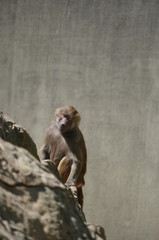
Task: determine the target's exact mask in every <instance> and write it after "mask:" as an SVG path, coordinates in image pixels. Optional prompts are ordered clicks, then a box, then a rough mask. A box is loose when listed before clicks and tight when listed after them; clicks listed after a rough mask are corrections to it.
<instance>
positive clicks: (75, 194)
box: [70, 186, 78, 202]
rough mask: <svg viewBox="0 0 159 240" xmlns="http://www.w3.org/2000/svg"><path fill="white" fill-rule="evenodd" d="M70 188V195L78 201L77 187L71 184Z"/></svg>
mask: <svg viewBox="0 0 159 240" xmlns="http://www.w3.org/2000/svg"><path fill="white" fill-rule="evenodd" d="M70 190H71V192H72V195H73V196H74V198H75V200H76V201H77V202H78V196H77V188H76V187H75V186H71V187H70Z"/></svg>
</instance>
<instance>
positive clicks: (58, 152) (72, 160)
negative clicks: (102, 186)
mask: <svg viewBox="0 0 159 240" xmlns="http://www.w3.org/2000/svg"><path fill="white" fill-rule="evenodd" d="M80 120H81V117H80V114H79V112H78V111H77V110H76V109H75V108H74V107H73V106H64V107H60V108H57V109H56V110H55V117H54V120H53V121H52V122H51V125H50V127H49V128H48V129H47V130H46V134H45V137H44V144H43V145H42V148H41V151H40V152H41V159H42V160H46V159H50V160H51V161H53V163H54V164H55V166H56V167H57V169H58V172H59V175H60V177H61V181H62V182H63V183H64V184H65V186H66V187H67V188H70V187H71V186H74V187H76V188H77V198H78V203H79V204H80V206H81V208H83V191H82V186H83V185H84V184H85V180H84V175H85V173H86V167H87V150H86V145H85V141H84V137H83V134H82V132H81V130H80V129H79V123H80Z"/></svg>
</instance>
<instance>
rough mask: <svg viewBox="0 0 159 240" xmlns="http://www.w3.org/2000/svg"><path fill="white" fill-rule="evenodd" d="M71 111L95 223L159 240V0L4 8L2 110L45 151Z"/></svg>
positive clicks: (41, 2) (0, 18) (127, 236)
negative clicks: (57, 120) (61, 115)
mask: <svg viewBox="0 0 159 240" xmlns="http://www.w3.org/2000/svg"><path fill="white" fill-rule="evenodd" d="M65 104H73V105H74V106H75V107H76V108H77V109H78V110H79V112H80V113H81V115H82V122H81V129H82V131H83V133H84V136H85V139H86V144H87V149H88V172H87V176H86V186H85V188H84V189H85V212H86V216H87V219H88V221H90V222H93V223H98V224H101V225H103V226H104V227H105V229H106V233H107V237H108V240H134V239H136V240H147V239H151V240H158V239H159V1H158V0H156V1H155V0H145V1H144V0H143V1H141V0H133V1H132V0H120V1H119V0H111V1H108V0H38V1H37V0H0V109H1V110H2V111H4V112H6V113H8V114H9V115H10V116H11V117H12V118H14V119H15V120H16V121H17V122H18V123H19V124H21V125H23V126H24V127H25V128H26V129H27V130H28V132H29V133H31V135H32V136H33V139H34V140H35V141H36V143H37V144H38V146H40V144H41V142H42V137H43V134H44V131H45V128H46V127H47V126H48V125H49V123H50V121H51V119H52V115H53V111H54V109H55V108H56V107H58V106H61V105H65Z"/></svg>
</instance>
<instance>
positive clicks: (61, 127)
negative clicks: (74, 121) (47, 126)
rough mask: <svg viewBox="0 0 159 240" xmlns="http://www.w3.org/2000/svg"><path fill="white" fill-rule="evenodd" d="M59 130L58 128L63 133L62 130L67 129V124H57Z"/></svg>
mask: <svg viewBox="0 0 159 240" xmlns="http://www.w3.org/2000/svg"><path fill="white" fill-rule="evenodd" d="M59 130H60V132H62V133H64V132H66V131H67V126H66V125H61V126H59Z"/></svg>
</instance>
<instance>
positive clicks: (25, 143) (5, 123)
mask: <svg viewBox="0 0 159 240" xmlns="http://www.w3.org/2000/svg"><path fill="white" fill-rule="evenodd" d="M0 137H1V138H2V139H3V140H5V141H8V142H10V143H12V144H14V145H17V146H19V147H22V148H25V149H27V150H28V151H29V152H30V153H31V154H32V155H33V156H34V157H35V158H36V159H38V160H39V156H38V154H37V148H36V145H35V143H34V142H33V140H32V138H31V137H30V136H29V134H28V133H27V132H26V130H25V129H24V128H22V127H21V126H20V125H18V124H16V123H15V122H14V121H13V120H12V119H11V118H10V117H9V116H7V115H6V114H4V113H3V112H0Z"/></svg>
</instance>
